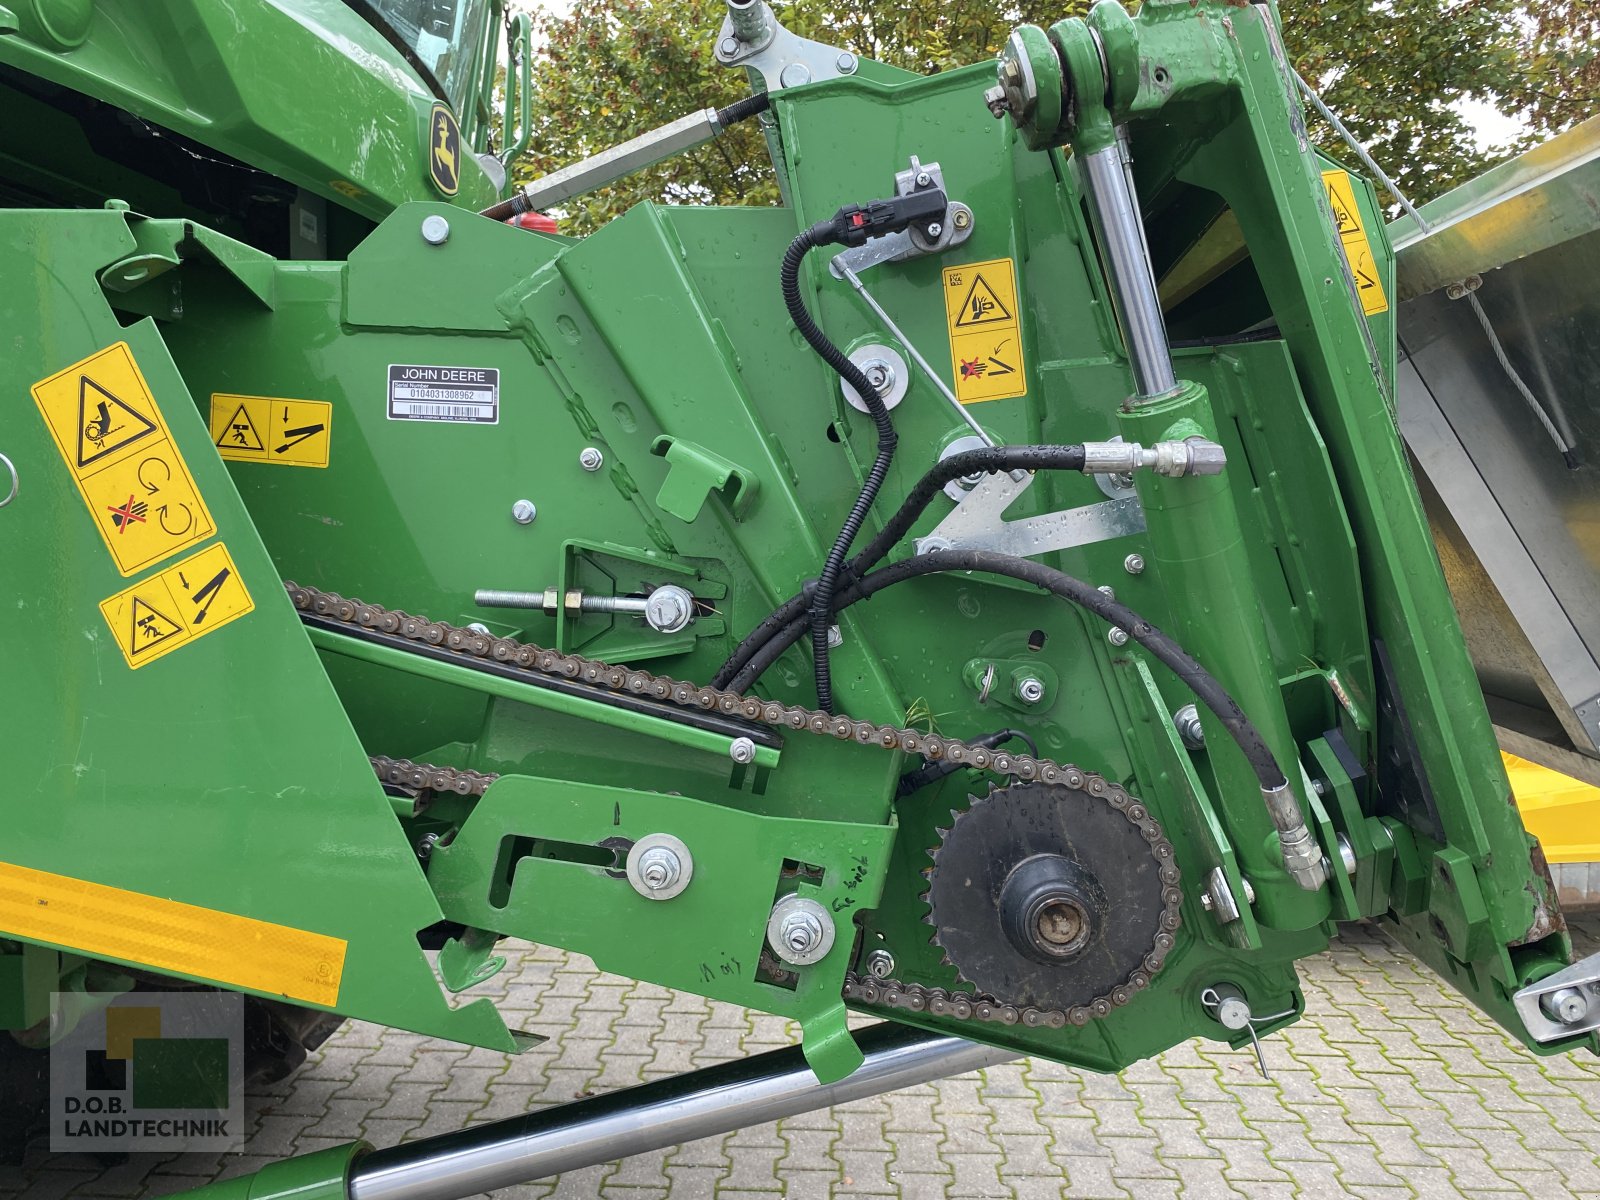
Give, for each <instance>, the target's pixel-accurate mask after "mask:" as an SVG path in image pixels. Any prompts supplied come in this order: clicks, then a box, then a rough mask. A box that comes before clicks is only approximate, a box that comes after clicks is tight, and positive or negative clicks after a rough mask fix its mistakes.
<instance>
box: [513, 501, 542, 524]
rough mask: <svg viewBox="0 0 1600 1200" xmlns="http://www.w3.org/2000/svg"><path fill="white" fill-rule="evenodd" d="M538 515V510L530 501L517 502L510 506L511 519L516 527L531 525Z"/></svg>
mask: <svg viewBox="0 0 1600 1200" xmlns="http://www.w3.org/2000/svg"><path fill="white" fill-rule="evenodd" d="M538 515H539V510H538V508H536V507H535V506H534V503H533V501H532V500H518V501H517V502H516V503H515V504H513V505H512V506H511V519H512V520H513V521H515V522H516V523H517V524H518V525H532V524H533V519H534V518H535V517H537V516H538Z"/></svg>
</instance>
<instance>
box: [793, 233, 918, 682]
mask: <svg viewBox="0 0 1600 1200" xmlns="http://www.w3.org/2000/svg"><path fill="white" fill-rule="evenodd" d="M836 241H838V235H837V232H836V230H835V222H833V221H819V222H817V223H816V224H815V225H813V226H812V227H811V228H810V229H807V230H806V231H805V232H804V233H802V234H800V235H799V236H798V237H796V238H795V239H794V241H792V242H790V243H789V248H788V250H786V251H785V252H784V255H783V267H782V269H781V271H780V272H779V278H780V281H781V283H782V286H783V303H784V305H785V307H787V308H788V310H789V318H790V320H792V321H793V322H794V326H795V328H796V329H798V330H799V331H800V336H801V337H803V338H805V339H806V341H807V342H809V343H810V345H811V348H812V349H813V350H815V351H816V352H817V354H818V355H819V356H820V357H821V358H822V361H823V362H825V363H827V364H828V366H830V367H831V368H833V370H834V372H835V373H836V374H837V375H838V376H839V377H840V378H841V379H843V380H844V381H845V382H846V383H848V384H849V385H850V386H851V387H853V388H854V389H855V390H856V394H857V395H859V396H860V397H861V399H862V401H863V402H864V403H865V404H866V406H867V412H868V414H869V415H870V416H871V417H872V423H873V424H874V425H875V426H876V427H877V431H878V450H877V453H876V454H875V455H874V456H873V459H872V467H871V469H870V470H868V472H867V477H866V479H865V480H864V481H863V482H862V484H861V491H860V493H859V494H858V495H857V496H856V502H855V503H854V504H853V505H851V506H850V513H849V515H848V516H847V517H845V520H844V525H843V526H841V527H840V529H839V534H838V536H837V537H836V538H834V540H833V545H832V546H831V547H830V548H829V550H828V557H827V558H826V559H825V560H824V561H823V564H822V571H821V573H820V574H819V575H818V576H817V583H816V588H815V589H814V591H813V592H812V596H811V604H810V609H811V659H812V669H813V671H814V673H815V676H816V684H817V707H818V708H820V709H822V710H823V711H824V712H829V713H831V712H832V711H833V673H832V670H831V667H830V665H829V662H828V626H829V625H830V624H832V621H833V594H834V592H835V591H836V590H837V588H838V586H839V571H840V568H841V567H843V566H844V556H845V555H846V554H848V553H850V546H851V544H852V543H853V542H854V541H855V538H856V534H857V533H859V532H860V531H861V525H862V522H864V521H865V520H866V519H867V512H868V510H869V509H871V507H872V502H873V501H874V500H875V499H877V496H878V492H879V491H880V490H882V488H883V481H884V480H885V479H887V478H888V476H889V464H890V463H891V462H893V461H894V449H895V442H896V441H897V440H898V439H897V438H896V436H895V432H894V422H893V421H891V420H890V419H889V410H888V408H887V407H885V405H884V403H883V397H882V396H880V395H879V394H878V389H877V388H875V387H873V386H872V384H871V383H869V382H867V377H866V375H865V374H863V373H862V371H861V368H860V367H858V366H856V365H855V363H853V362H851V361H850V360H849V358H847V357H846V356H845V354H844V352H843V351H842V350H840V349H839V347H837V346H835V345H834V344H833V342H831V341H830V340H829V339H828V335H827V334H825V333H823V332H822V329H821V327H820V326H818V324H817V323H816V322H815V321H814V320H812V319H811V314H810V313H809V312H807V311H806V303H805V299H804V297H802V296H801V295H800V264H801V262H802V261H804V259H805V256H806V255H807V254H808V253H810V252H811V250H813V249H814V248H815V247H817V246H825V245H830V244H832V243H834V242H836Z"/></svg>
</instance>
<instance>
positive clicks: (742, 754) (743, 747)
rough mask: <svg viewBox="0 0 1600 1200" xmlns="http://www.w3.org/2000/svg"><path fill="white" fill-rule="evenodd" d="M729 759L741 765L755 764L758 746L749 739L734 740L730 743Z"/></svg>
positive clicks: (739, 738)
mask: <svg viewBox="0 0 1600 1200" xmlns="http://www.w3.org/2000/svg"><path fill="white" fill-rule="evenodd" d="M728 757H729V758H731V759H733V761H734V762H736V763H740V764H744V763H749V762H754V761H755V758H756V744H755V743H754V742H752V741H751V740H750V739H749V738H747V737H738V738H734V739H733V741H732V742H730V743H728Z"/></svg>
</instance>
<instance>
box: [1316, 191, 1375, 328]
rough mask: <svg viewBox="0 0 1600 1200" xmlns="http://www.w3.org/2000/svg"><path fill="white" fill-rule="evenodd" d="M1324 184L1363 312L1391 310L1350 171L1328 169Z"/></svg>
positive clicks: (1369, 314) (1368, 313)
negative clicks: (1357, 203)
mask: <svg viewBox="0 0 1600 1200" xmlns="http://www.w3.org/2000/svg"><path fill="white" fill-rule="evenodd" d="M1322 186H1323V188H1324V189H1325V190H1326V191H1327V193H1328V207H1329V208H1331V209H1333V224H1334V227H1335V228H1336V229H1337V230H1338V231H1339V243H1340V244H1341V245H1342V246H1343V247H1344V256H1345V259H1346V261H1348V262H1349V264H1350V275H1351V277H1352V278H1354V279H1355V281H1356V295H1358V296H1359V297H1361V311H1362V312H1364V313H1366V314H1367V316H1369V317H1371V316H1375V315H1376V314H1378V313H1381V312H1387V311H1388V310H1389V300H1388V297H1386V296H1385V295H1384V294H1383V280H1381V279H1380V278H1379V277H1378V260H1377V259H1376V258H1375V257H1374V256H1373V253H1372V243H1371V242H1369V241H1367V230H1366V227H1365V226H1364V225H1362V223H1361V210H1360V209H1359V208H1357V207H1356V190H1355V187H1354V185H1353V184H1351V182H1350V173H1349V172H1348V171H1338V170H1334V171H1324V172H1323V173H1322Z"/></svg>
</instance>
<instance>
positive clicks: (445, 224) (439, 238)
mask: <svg viewBox="0 0 1600 1200" xmlns="http://www.w3.org/2000/svg"><path fill="white" fill-rule="evenodd" d="M422 240H423V241H425V242H427V243H428V245H430V246H442V245H444V244H445V243H446V242H448V241H449V240H450V222H449V221H446V220H445V219H444V218H443V217H441V216H440V215H439V214H438V213H431V214H430V215H428V216H426V217H423V218H422Z"/></svg>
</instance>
